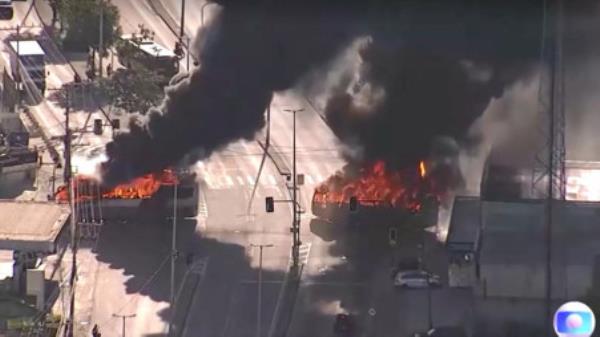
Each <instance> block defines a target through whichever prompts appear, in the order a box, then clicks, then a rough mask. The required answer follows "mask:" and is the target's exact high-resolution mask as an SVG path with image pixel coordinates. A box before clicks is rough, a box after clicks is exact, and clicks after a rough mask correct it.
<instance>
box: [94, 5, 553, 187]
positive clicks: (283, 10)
mask: <svg viewBox="0 0 600 337" xmlns="http://www.w3.org/2000/svg"><path fill="white" fill-rule="evenodd" d="M215 2H217V3H219V4H220V5H221V6H223V10H222V11H221V12H220V14H219V17H218V18H217V19H216V20H215V21H213V23H212V25H211V26H210V27H209V28H208V29H207V31H206V32H204V34H205V36H204V37H203V41H204V44H203V47H202V50H201V53H200V61H201V64H202V66H201V68H199V70H197V71H195V72H194V73H192V75H191V77H190V78H189V79H187V80H183V81H181V82H180V83H178V84H176V85H174V86H173V87H171V88H170V89H169V90H168V95H167V99H166V101H165V102H164V104H163V106H162V107H161V110H162V112H159V111H158V110H155V111H151V113H150V114H148V121H146V122H145V123H143V124H139V125H132V127H131V132H130V133H129V134H124V135H120V136H118V137H117V138H116V139H115V141H114V142H113V143H111V144H109V145H108V146H107V154H108V157H109V161H108V162H107V164H106V165H105V171H104V178H105V181H108V182H117V181H119V180H124V179H127V178H130V177H133V176H136V175H139V174H142V173H147V172H151V171H156V170H158V169H161V168H164V167H166V166H168V165H171V164H174V163H177V162H179V161H180V160H182V158H183V157H184V156H185V155H186V154H187V153H189V152H190V151H192V150H200V151H195V152H196V154H198V153H200V158H201V157H202V156H208V155H210V153H211V152H212V151H214V150H217V149H219V148H220V147H222V146H224V145H226V144H228V143H229V142H231V141H235V140H237V139H240V138H247V139H250V138H252V137H253V136H254V135H255V133H256V132H257V131H258V130H260V129H261V128H262V127H263V126H264V111H265V109H266V107H267V105H268V104H269V102H270V100H271V97H272V95H273V92H274V91H281V90H285V89H288V88H290V87H292V86H293V85H294V84H295V83H296V82H297V81H298V79H299V78H301V77H302V75H304V74H306V73H307V72H310V71H314V70H315V69H321V68H322V66H323V65H324V64H326V63H327V62H329V61H330V60H331V59H332V58H334V57H335V56H336V55H338V53H339V52H340V51H341V50H342V49H343V48H345V47H347V46H348V45H349V44H350V43H351V42H352V41H354V40H355V39H356V38H357V37H359V36H369V37H370V41H371V42H370V43H368V44H366V45H365V47H364V48H362V49H361V51H360V56H361V60H362V62H363V63H362V66H361V70H360V80H359V81H358V84H357V83H355V82H356V81H352V79H346V78H344V79H343V80H341V81H340V83H337V85H336V86H335V88H336V90H335V91H333V92H332V93H331V96H330V100H329V102H328V104H327V109H326V112H327V119H328V121H329V124H330V126H331V127H332V129H333V130H334V132H335V133H336V134H337V135H338V136H339V137H340V139H341V140H342V141H347V142H348V143H350V144H357V145H360V146H361V147H362V148H363V153H364V154H365V155H366V157H367V158H365V159H371V158H378V159H379V158H382V159H385V160H387V161H388V162H390V163H397V164H404V163H409V162H412V161H416V160H418V159H420V158H423V157H424V156H426V154H427V153H428V152H429V147H430V145H431V141H432V139H434V138H435V137H437V136H451V137H454V138H457V139H461V138H463V137H464V136H465V135H466V131H467V130H468V128H469V126H470V125H471V123H472V122H473V121H474V120H475V119H476V118H477V117H478V116H479V115H480V114H481V113H482V112H483V111H484V110H485V108H486V107H487V105H488V104H489V102H490V99H491V98H492V97H497V96H500V95H502V93H503V90H504V89H505V88H506V87H507V86H508V85H509V84H511V83H513V82H514V81H516V80H517V79H519V78H520V77H522V76H526V75H528V74H529V73H530V72H531V71H532V69H533V67H532V66H533V65H535V63H536V62H537V59H538V56H539V46H540V31H541V13H542V10H541V2H542V1H541V0H540V1H523V0H502V1H500V0H498V1H495V0H494V1H491V0H490V1H476V0H460V1H458V0H457V1H448V0H444V1H442V0H440V1H416V0H414V1H402V0H395V1H384V0H379V1H354V0H323V1H318V0H287V1H282V0H279V1H273V0H271V1H269V0H263V1H259V0H254V1H251V0H218V1H215ZM199 14H200V13H198V15H199ZM365 92H366V95H367V96H369V97H368V98H369V100H367V101H368V103H367V104H366V105H364V106H362V105H359V104H357V102H358V101H357V99H356V97H357V96H360V95H361V94H362V95H365ZM363 110H364V111H363Z"/></svg>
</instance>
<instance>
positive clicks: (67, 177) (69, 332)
mask: <svg viewBox="0 0 600 337" xmlns="http://www.w3.org/2000/svg"><path fill="white" fill-rule="evenodd" d="M65 92H66V108H65V139H64V147H65V153H64V158H65V169H64V172H63V177H64V181H65V183H66V184H67V190H68V197H69V206H70V208H71V253H72V254H73V259H72V262H71V277H70V279H69V286H70V290H71V294H70V296H71V297H70V306H69V318H68V319H67V328H66V329H65V336H66V337H73V335H74V328H75V281H76V279H77V241H78V240H77V214H76V212H75V205H74V200H73V192H74V186H73V180H72V175H71V129H70V128H69V114H70V112H71V111H70V110H71V109H70V106H71V102H70V94H69V88H67V90H65Z"/></svg>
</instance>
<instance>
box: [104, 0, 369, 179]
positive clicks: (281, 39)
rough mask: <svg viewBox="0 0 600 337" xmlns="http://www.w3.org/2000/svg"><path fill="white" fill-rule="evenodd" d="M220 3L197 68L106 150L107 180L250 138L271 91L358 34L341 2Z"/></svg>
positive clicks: (260, 122) (261, 122) (259, 124)
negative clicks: (219, 12)
mask: <svg viewBox="0 0 600 337" xmlns="http://www.w3.org/2000/svg"><path fill="white" fill-rule="evenodd" d="M217 3H219V4H220V5H222V6H224V10H223V11H222V12H221V14H220V17H219V18H217V19H216V21H215V22H214V23H213V25H212V26H211V27H210V28H209V29H208V30H207V31H206V34H207V36H206V37H204V39H205V47H204V48H203V50H202V54H201V55H200V62H201V68H200V69H199V70H198V71H195V72H194V73H192V74H191V76H190V77H189V79H184V80H181V81H180V82H179V83H178V84H177V85H175V86H173V87H172V88H171V89H170V90H168V95H167V98H166V101H165V103H164V104H163V106H162V107H161V109H160V110H161V111H159V110H158V109H157V110H154V111H151V112H150V113H149V115H148V120H147V121H145V122H143V123H133V124H132V125H131V132H130V133H128V134H123V135H120V136H118V137H116V139H115V140H114V142H112V143H110V144H109V145H108V146H107V155H108V157H109V160H108V162H106V163H105V165H104V167H103V179H104V181H105V182H106V183H108V184H110V183H116V182H119V181H122V180H126V179H128V178H131V177H133V176H137V175H140V174H143V173H147V172H152V171H156V170H159V169H161V168H164V167H167V166H168V165H171V164H174V163H177V162H178V161H180V160H181V159H182V158H183V157H184V156H185V155H186V154H187V153H189V152H190V151H192V150H196V151H195V152H196V153H201V156H208V155H210V153H211V152H212V151H214V150H216V149H218V148H219V147H221V146H224V145H226V144H227V143H228V142H231V141H233V140H237V139H239V138H252V137H253V136H254V134H255V132H256V131H258V130H260V129H261V128H262V127H263V125H264V117H263V113H264V111H265V108H266V107H267V105H268V104H269V102H270V100H271V97H272V92H273V91H277V90H283V89H286V88H289V87H290V86H291V85H292V84H293V83H294V81H295V80H296V79H297V78H298V77H299V76H300V75H302V74H303V73H304V72H306V71H307V70H308V69H311V68H312V67H313V66H316V65H318V64H321V63H322V62H324V61H326V60H327V59H329V58H331V57H333V56H334V55H335V53H336V52H337V51H338V50H339V48H341V46H343V45H345V44H346V43H347V42H348V41H350V40H351V38H352V37H353V36H355V35H356V34H357V32H358V27H353V25H354V24H356V23H357V20H355V19H352V18H350V17H352V16H353V14H352V12H353V10H354V7H353V6H350V5H349V2H348V5H347V4H346V2H345V1H337V3H336V2H335V1H333V2H332V4H328V5H325V6H322V5H320V4H319V3H318V2H314V4H312V6H311V4H310V3H309V1H295V2H292V1H287V2H286V1H264V2H263V1H248V0H243V1H217ZM198 15H200V13H198ZM198 149H199V151H198Z"/></svg>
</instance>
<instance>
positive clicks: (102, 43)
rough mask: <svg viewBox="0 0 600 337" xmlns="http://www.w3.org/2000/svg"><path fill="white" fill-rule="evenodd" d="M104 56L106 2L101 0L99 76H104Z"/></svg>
mask: <svg viewBox="0 0 600 337" xmlns="http://www.w3.org/2000/svg"><path fill="white" fill-rule="evenodd" d="M103 56H104V2H103V0H100V36H99V39H98V76H99V77H102V72H103V68H102V57H103Z"/></svg>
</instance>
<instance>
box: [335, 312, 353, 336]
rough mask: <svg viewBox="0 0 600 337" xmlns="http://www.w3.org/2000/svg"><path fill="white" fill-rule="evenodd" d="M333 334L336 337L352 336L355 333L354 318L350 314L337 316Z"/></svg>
mask: <svg viewBox="0 0 600 337" xmlns="http://www.w3.org/2000/svg"><path fill="white" fill-rule="evenodd" d="M333 332H334V333H335V335H336V336H351V335H352V334H353V333H354V318H353V317H352V315H350V314H337V315H335V323H334V324H333Z"/></svg>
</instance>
